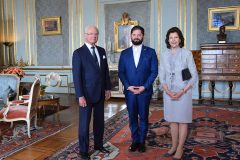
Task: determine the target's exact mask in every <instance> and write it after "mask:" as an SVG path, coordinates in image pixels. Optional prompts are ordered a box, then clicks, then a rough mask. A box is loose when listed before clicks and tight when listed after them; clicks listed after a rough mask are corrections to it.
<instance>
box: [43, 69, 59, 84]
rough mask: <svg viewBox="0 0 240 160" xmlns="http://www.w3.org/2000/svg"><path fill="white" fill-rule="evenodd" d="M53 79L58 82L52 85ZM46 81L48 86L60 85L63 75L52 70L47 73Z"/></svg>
mask: <svg viewBox="0 0 240 160" xmlns="http://www.w3.org/2000/svg"><path fill="white" fill-rule="evenodd" d="M51 81H56V84H55V85H51ZM46 82H47V85H48V86H51V87H59V86H60V84H61V76H60V75H59V74H58V73H54V72H51V73H49V74H47V75H46Z"/></svg>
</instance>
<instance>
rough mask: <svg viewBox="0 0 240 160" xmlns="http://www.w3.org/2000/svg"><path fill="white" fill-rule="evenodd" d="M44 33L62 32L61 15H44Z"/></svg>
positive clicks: (55, 33)
mask: <svg viewBox="0 0 240 160" xmlns="http://www.w3.org/2000/svg"><path fill="white" fill-rule="evenodd" d="M41 23H42V35H57V34H61V19H60V17H59V16H55V17H42V19H41Z"/></svg>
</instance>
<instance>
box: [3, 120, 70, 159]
mask: <svg viewBox="0 0 240 160" xmlns="http://www.w3.org/2000/svg"><path fill="white" fill-rule="evenodd" d="M69 126H70V124H63V123H61V122H59V123H58V122H47V121H44V122H42V124H41V127H39V128H37V129H36V128H34V127H32V128H31V138H28V136H27V127H26V123H24V122H15V123H14V127H13V128H10V123H6V122H1V123H0V128H1V130H2V137H1V140H0V159H2V158H4V157H7V156H9V155H11V154H13V153H15V152H17V151H19V150H22V149H24V148H26V147H27V146H29V145H31V144H33V143H36V142H38V141H41V140H43V139H45V138H47V137H49V136H51V135H54V134H56V133H58V132H60V131H61V130H63V129H65V128H67V127H69Z"/></svg>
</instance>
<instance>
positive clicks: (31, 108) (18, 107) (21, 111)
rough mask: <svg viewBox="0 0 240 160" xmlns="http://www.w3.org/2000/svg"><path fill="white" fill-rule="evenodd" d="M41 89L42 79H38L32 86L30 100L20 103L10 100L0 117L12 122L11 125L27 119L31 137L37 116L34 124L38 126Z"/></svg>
mask: <svg viewBox="0 0 240 160" xmlns="http://www.w3.org/2000/svg"><path fill="white" fill-rule="evenodd" d="M39 91H40V80H39V79H36V80H35V81H34V82H33V84H32V86H31V90H30V94H29V100H27V101H23V102H22V103H20V104H19V103H15V102H8V103H7V107H6V108H5V109H2V110H1V111H0V118H1V119H2V120H3V121H5V122H11V126H13V122H15V121H26V122H27V130H28V137H29V138H31V134H30V124H31V119H32V118H33V117H35V119H34V126H35V128H37V107H38V98H39ZM19 102H20V101H19ZM1 113H2V114H1Z"/></svg>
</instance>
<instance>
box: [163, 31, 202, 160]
mask: <svg viewBox="0 0 240 160" xmlns="http://www.w3.org/2000/svg"><path fill="white" fill-rule="evenodd" d="M165 42H166V45H167V50H166V51H165V52H164V53H162V54H161V56H160V69H159V74H160V75H159V76H160V81H161V85H162V88H163V91H164V93H163V104H164V119H165V120H166V121H168V122H170V128H171V136H172V147H171V149H170V150H169V151H168V152H167V153H166V154H164V157H170V156H173V159H181V157H182V155H183V145H184V143H185V140H186V137H187V130H188V123H191V122H192V91H191V88H192V86H193V85H194V84H195V83H196V81H197V79H198V74H197V70H196V66H195V63H194V59H193V56H192V53H191V51H189V50H187V49H184V48H182V47H183V46H184V37H183V35H182V32H181V31H180V30H179V29H178V28H177V27H173V28H171V29H169V30H168V32H167V35H166V40H165ZM185 68H189V71H190V73H191V76H192V77H191V78H190V79H189V80H185V81H184V80H183V79H182V70H183V69H185Z"/></svg>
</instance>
